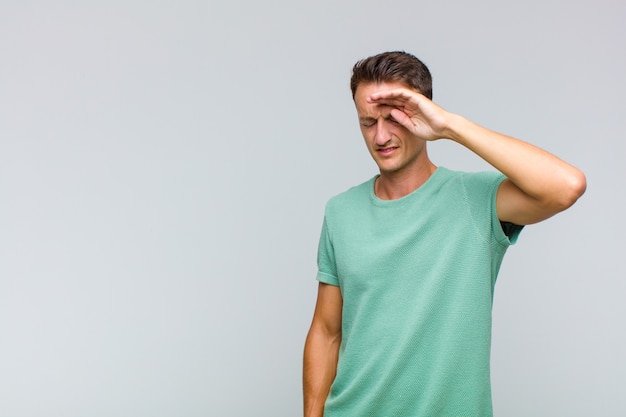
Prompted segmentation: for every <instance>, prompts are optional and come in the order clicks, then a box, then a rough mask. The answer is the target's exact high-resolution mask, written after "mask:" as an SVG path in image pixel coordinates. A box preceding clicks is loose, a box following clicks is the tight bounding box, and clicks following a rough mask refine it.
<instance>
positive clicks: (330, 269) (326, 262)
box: [317, 217, 339, 286]
mask: <svg viewBox="0 0 626 417" xmlns="http://www.w3.org/2000/svg"><path fill="white" fill-rule="evenodd" d="M317 280H318V281H319V282H323V283H325V284H330V285H335V286H338V285H339V278H338V277H337V265H336V263H335V251H334V249H333V243H332V241H331V239H330V234H329V231H328V224H327V221H326V217H324V224H323V225H322V233H321V236H320V241H319V245H318V248H317Z"/></svg>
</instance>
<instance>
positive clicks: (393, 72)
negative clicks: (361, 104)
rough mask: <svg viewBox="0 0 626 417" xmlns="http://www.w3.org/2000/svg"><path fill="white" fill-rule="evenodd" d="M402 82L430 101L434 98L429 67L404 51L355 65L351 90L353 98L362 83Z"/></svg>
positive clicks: (384, 53) (379, 56) (366, 59)
mask: <svg viewBox="0 0 626 417" xmlns="http://www.w3.org/2000/svg"><path fill="white" fill-rule="evenodd" d="M393 81H396V82H401V83H403V84H405V85H406V86H407V87H411V88H413V89H415V90H417V91H419V92H420V93H422V94H423V95H425V96H426V97H428V98H429V99H431V100H432V98H433V80H432V76H431V75H430V71H429V70H428V67H427V66H426V65H425V64H424V63H423V62H422V61H420V60H419V59H417V58H416V57H415V56H413V55H411V54H409V53H407V52H404V51H393V52H383V53H382V54H378V55H374V56H371V57H369V58H365V59H362V60H360V61H358V62H357V63H356V64H354V67H353V68H352V78H351V79H350V89H351V90H352V98H354V94H355V93H356V89H357V87H358V86H359V84H361V83H376V84H379V83H383V82H393Z"/></svg>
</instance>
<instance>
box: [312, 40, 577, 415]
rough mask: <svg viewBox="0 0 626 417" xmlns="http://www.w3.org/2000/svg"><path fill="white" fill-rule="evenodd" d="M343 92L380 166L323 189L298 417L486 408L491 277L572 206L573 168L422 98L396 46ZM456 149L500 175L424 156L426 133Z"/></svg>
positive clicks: (409, 62)
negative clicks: (526, 231) (526, 234)
mask: <svg viewBox="0 0 626 417" xmlns="http://www.w3.org/2000/svg"><path fill="white" fill-rule="evenodd" d="M351 88H352V96H353V99H354V103H355V105H356V110H357V114H358V118H359V123H360V126H361V132H362V134H363V137H364V139H365V144H366V145H367V148H368V150H369V152H370V154H371V155H372V157H373V158H374V161H375V162H376V164H377V165H378V168H379V170H380V174H379V175H377V176H375V177H374V178H372V179H371V180H369V181H366V182H365V183H363V184H361V185H359V186H357V187H354V188H351V189H350V190H348V191H346V192H344V193H342V194H340V195H338V196H336V197H334V198H332V199H331V200H330V201H329V202H328V204H327V206H326V212H325V216H324V224H323V227H322V234H321V238H320V244H319V250H318V268H319V270H318V275H317V279H318V281H319V288H318V298H317V304H316V307H315V313H314V316H313V321H312V324H311V328H310V330H309V333H308V336H307V340H306V345H305V351H304V414H305V416H306V417H314V416H322V415H324V416H326V417H335V416H348V417H362V416H378V417H383V416H384V417H393V416H403V417H408V416H410V417H419V416H428V417H438V416H441V417H453V416H454V417H459V416H467V417H469V416H471V417H486V416H492V414H493V413H492V405H491V386H490V371H489V355H490V345H491V307H492V295H493V287H494V284H495V280H496V276H497V273H498V270H499V267H500V263H501V261H502V257H503V256H504V253H505V251H506V249H507V247H508V246H509V245H511V244H512V243H514V242H515V240H516V239H517V237H518V234H519V233H520V231H521V229H522V227H523V226H524V225H527V224H531V223H536V222H539V221H542V220H544V219H547V218H548V217H550V216H552V215H554V214H556V213H558V212H560V211H562V210H564V209H566V208H568V207H569V206H571V205H572V204H573V203H574V202H575V201H576V200H577V199H578V198H579V197H580V196H581V195H582V194H583V193H584V191H585V188H586V181H585V177H584V175H583V173H582V172H580V171H579V170H578V169H576V168H575V167H573V166H571V165H569V164H567V163H566V162H564V161H562V160H560V159H558V158H557V157H555V156H553V155H551V154H549V153H547V152H545V151H543V150H541V149H539V148H537V147H535V146H533V145H530V144H528V143H525V142H522V141H520V140H517V139H514V138H511V137H508V136H505V135H502V134H499V133H496V132H493V131H491V130H488V129H486V128H484V127H481V126H478V125H476V124H475V123H473V122H471V121H469V120H467V119H465V118H463V117H461V116H459V115H456V114H452V113H449V112H447V111H446V110H444V109H443V108H441V107H439V106H438V105H436V104H435V103H433V102H432V101H431V99H432V87H431V76H430V73H429V71H428V69H427V68H426V66H425V65H424V64H423V63H422V62H421V61H419V60H418V59H417V58H415V57H414V56H412V55H410V54H407V53H404V52H388V53H383V54H379V55H376V56H373V57H370V58H367V59H364V60H362V61H359V62H357V63H356V65H355V66H354V68H353V74H352V79H351ZM442 138H446V139H449V140H453V141H455V142H457V143H459V144H460V145H463V146H465V147H466V148H468V149H469V150H471V151H473V152H474V153H475V154H477V155H478V156H480V157H481V158H483V159H484V160H485V161H487V162H488V163H490V164H491V165H492V166H493V167H495V168H496V169H497V170H498V171H499V172H483V173H461V172H455V171H451V170H448V169H446V168H443V167H437V166H435V165H434V164H433V163H432V162H431V161H430V160H429V158H428V154H427V151H426V144H427V142H428V141H432V140H437V139H442Z"/></svg>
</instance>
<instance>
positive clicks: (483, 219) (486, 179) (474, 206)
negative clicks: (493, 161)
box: [463, 172, 523, 247]
mask: <svg viewBox="0 0 626 417" xmlns="http://www.w3.org/2000/svg"><path fill="white" fill-rule="evenodd" d="M505 179H506V177H505V176H504V175H503V174H501V173H499V172H480V173H473V174H468V175H465V176H464V178H463V182H464V184H465V192H466V195H467V200H468V202H469V204H470V207H471V210H472V216H473V217H474V220H475V221H476V224H478V225H485V226H486V227H488V228H489V230H491V239H494V240H495V241H496V242H497V243H498V244H499V245H501V246H502V247H507V246H510V245H512V244H513V243H515V241H516V240H517V238H518V236H519V234H520V232H521V231H522V228H523V226H518V225H513V224H509V225H507V226H506V227H505V225H503V224H502V223H501V222H500V219H499V218H498V213H497V211H496V197H497V194H498V188H499V187H500V184H501V183H502V181H504V180H505ZM485 237H486V236H485Z"/></svg>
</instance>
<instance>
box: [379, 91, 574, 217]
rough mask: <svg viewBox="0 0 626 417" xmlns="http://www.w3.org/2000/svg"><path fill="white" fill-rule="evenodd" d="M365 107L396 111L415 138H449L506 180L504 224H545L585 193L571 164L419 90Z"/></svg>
mask: <svg viewBox="0 0 626 417" xmlns="http://www.w3.org/2000/svg"><path fill="white" fill-rule="evenodd" d="M367 102H368V103H373V104H378V105H383V106H390V107H392V108H393V110H392V111H391V113H390V114H391V116H392V117H393V118H394V119H395V120H396V121H397V122H398V123H399V124H400V125H402V126H403V127H404V128H406V129H407V130H408V131H409V132H411V133H412V134H414V135H415V136H416V137H418V138H420V139H423V140H436V139H442V138H447V139H451V140H453V141H455V142H457V143H459V144H461V145H463V146H465V147H466V148H468V149H469V150H471V151H472V152H474V153H475V154H477V155H478V156H480V157H481V158H483V159H484V160H485V161H487V162H488V163H490V164H491V165H492V166H493V167H495V168H496V169H497V170H498V171H500V172H502V173H503V174H504V175H506V176H507V177H508V178H507V180H505V181H504V182H503V183H502V184H501V185H500V188H499V189H498V195H497V199H496V210H497V212H498V217H499V218H500V220H502V221H507V222H511V223H515V224H519V225H524V224H531V223H536V222H539V221H542V220H544V219H547V218H548V217H550V216H552V215H554V214H556V213H558V212H560V211H562V210H565V209H566V208H568V207H569V206H571V205H572V204H574V202H575V201H576V200H577V199H578V198H579V197H580V196H581V195H582V194H583V193H584V192H585V188H586V180H585V176H584V174H583V173H582V172H581V171H580V170H578V169H577V168H575V167H573V166H572V165H570V164H568V163H566V162H565V161H563V160H561V159H559V158H557V157H556V156H554V155H552V154H550V153H548V152H546V151H544V150H542V149H540V148H538V147H536V146H533V145H531V144H529V143H527V142H523V141H520V140H518V139H515V138H512V137H509V136H506V135H502V134H500V133H497V132H494V131H492V130H489V129H486V128H484V127H482V126H479V125H477V124H475V123H473V122H472V121H470V120H467V119H465V118H464V117H462V116H460V115H457V114H453V113H450V112H447V111H446V110H444V109H443V108H441V107H439V106H438V105H436V104H435V103H433V102H432V101H431V100H429V99H428V98H427V97H425V96H423V95H421V94H419V93H418V92H416V91H413V90H410V89H407V88H397V89H391V90H383V91H378V92H376V93H373V94H372V95H371V96H369V97H368V98H367Z"/></svg>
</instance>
